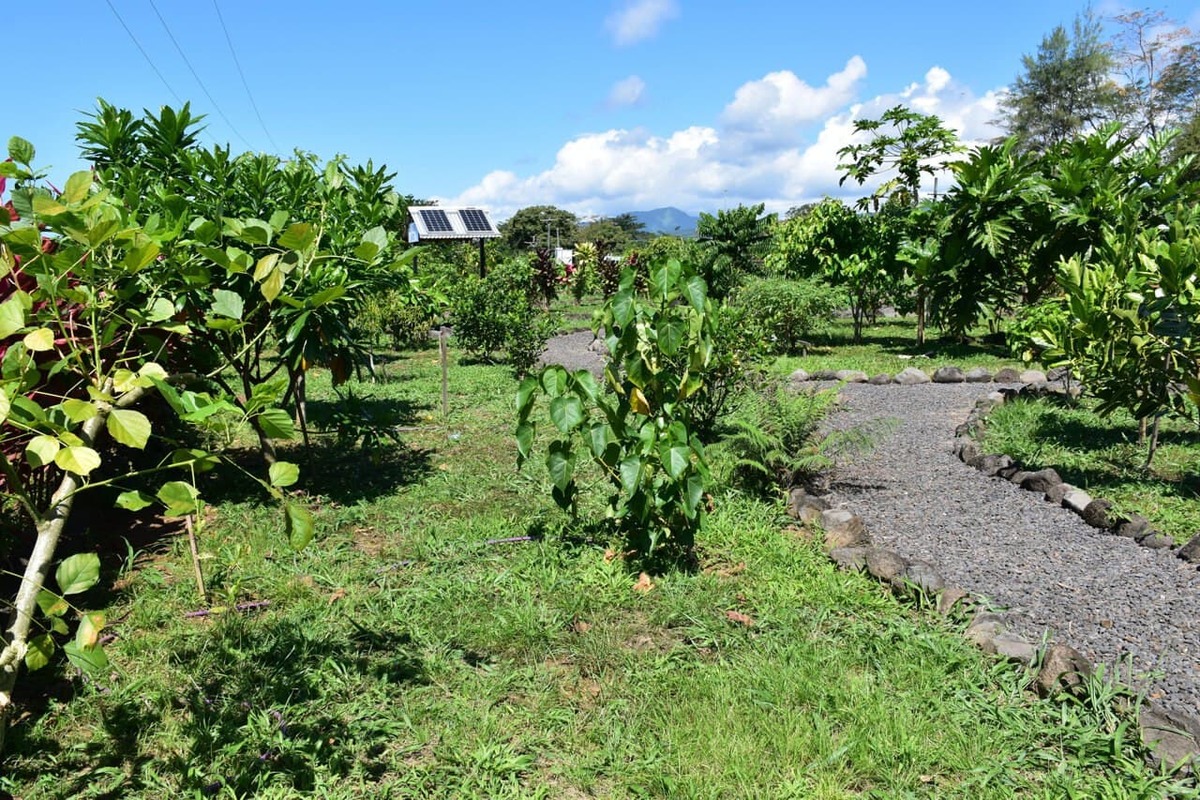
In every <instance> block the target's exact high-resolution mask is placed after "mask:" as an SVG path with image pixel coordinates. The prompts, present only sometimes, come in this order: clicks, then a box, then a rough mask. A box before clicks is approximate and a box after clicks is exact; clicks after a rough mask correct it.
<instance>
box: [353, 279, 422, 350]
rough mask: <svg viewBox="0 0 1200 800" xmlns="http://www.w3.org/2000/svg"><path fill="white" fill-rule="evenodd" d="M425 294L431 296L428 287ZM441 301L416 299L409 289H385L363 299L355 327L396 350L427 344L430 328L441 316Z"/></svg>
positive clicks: (368, 336)
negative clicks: (424, 301)
mask: <svg viewBox="0 0 1200 800" xmlns="http://www.w3.org/2000/svg"><path fill="white" fill-rule="evenodd" d="M423 296H426V297H428V296H430V293H429V292H428V290H427V291H426V292H425V293H423ZM438 305H440V304H431V303H415V302H413V296H412V293H410V292H406V291H402V290H395V289H385V290H384V291H382V292H376V293H374V294H371V295H368V296H367V297H366V298H364V299H363V302H362V308H361V309H360V310H359V314H358V316H357V317H355V319H354V321H353V329H354V330H355V332H356V335H360V336H362V337H363V338H364V339H365V340H367V341H370V342H379V341H381V340H382V341H386V342H387V343H388V344H389V345H390V346H391V347H392V348H393V349H395V350H417V349H420V348H422V347H428V346H429V341H430V339H429V332H430V330H431V329H432V328H433V327H434V326H435V325H436V324H437V322H438V320H439V319H440V317H441V313H440V309H439V307H438Z"/></svg>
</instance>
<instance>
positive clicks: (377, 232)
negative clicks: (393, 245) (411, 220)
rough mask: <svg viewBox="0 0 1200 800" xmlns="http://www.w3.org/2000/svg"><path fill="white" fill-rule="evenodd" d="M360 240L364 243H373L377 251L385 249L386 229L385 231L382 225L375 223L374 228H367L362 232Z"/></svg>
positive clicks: (386, 240)
mask: <svg viewBox="0 0 1200 800" xmlns="http://www.w3.org/2000/svg"><path fill="white" fill-rule="evenodd" d="M362 240H363V243H364V244H366V243H369V244H373V245H375V247H376V248H377V252H383V251H384V250H385V249H387V245H388V238H387V231H385V230H384V229H383V227H382V226H379V225H376V226H375V227H374V228H371V229H370V230H368V231H367V232H366V233H364V234H363V237H362ZM368 260H369V259H368Z"/></svg>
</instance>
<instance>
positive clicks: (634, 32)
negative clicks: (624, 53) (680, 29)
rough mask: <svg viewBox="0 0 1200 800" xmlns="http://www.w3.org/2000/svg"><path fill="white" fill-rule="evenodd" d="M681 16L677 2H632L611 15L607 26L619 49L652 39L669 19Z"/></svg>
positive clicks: (631, 0)
mask: <svg viewBox="0 0 1200 800" xmlns="http://www.w3.org/2000/svg"><path fill="white" fill-rule="evenodd" d="M677 16H679V3H678V2H676V0H630V1H629V2H626V3H625V6H624V7H623V8H622V9H621V10H620V11H617V12H614V13H613V14H611V15H610V16H609V17H608V19H607V20H606V22H605V24H606V27H607V28H608V30H609V33H611V34H612V37H613V42H614V43H615V44H616V45H617V46H618V47H627V46H629V45H631V44H637V43H638V42H640V41H642V40H643V39H650V38H652V37H654V35H655V34H657V33H658V29H659V28H660V27H662V24H663V23H664V22H666V21H667V20H669V19H673V18H674V17H677Z"/></svg>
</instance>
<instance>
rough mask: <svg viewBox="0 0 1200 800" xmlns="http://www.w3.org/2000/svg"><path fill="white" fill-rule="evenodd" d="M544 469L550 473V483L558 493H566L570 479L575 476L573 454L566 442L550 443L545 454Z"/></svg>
mask: <svg viewBox="0 0 1200 800" xmlns="http://www.w3.org/2000/svg"><path fill="white" fill-rule="evenodd" d="M546 469H547V470H549V472H550V482H551V483H553V484H554V485H555V486H557V487H558V489H559V491H566V489H567V486H568V485H570V483H571V479H572V478H573V477H574V476H575V454H574V453H572V452H571V445H570V444H569V443H568V442H559V441H556V442H551V443H550V447H549V450H548V452H547V453H546Z"/></svg>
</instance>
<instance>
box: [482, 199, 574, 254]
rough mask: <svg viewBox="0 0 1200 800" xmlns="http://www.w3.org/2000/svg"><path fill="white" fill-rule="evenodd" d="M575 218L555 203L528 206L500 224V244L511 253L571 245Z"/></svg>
mask: <svg viewBox="0 0 1200 800" xmlns="http://www.w3.org/2000/svg"><path fill="white" fill-rule="evenodd" d="M578 226H579V220H578V218H576V216H575V215H574V214H572V213H571V212H570V211H565V210H563V209H561V208H558V207H556V206H528V207H526V208H522V209H521V210H520V211H518V212H517V213H515V214H513V215H512V216H511V217H509V218H508V219H507V220H505V221H504V222H502V223H500V233H501V234H503V236H504V243H505V244H506V245H508V248H509V251H510V252H512V253H525V252H528V251H529V250H530V249H532V248H535V247H546V248H553V247H555V246H556V245H557V244H559V243H561V244H562V246H563V247H571V246H572V245H574V244H575V236H576V229H577V228H578Z"/></svg>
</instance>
